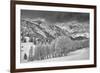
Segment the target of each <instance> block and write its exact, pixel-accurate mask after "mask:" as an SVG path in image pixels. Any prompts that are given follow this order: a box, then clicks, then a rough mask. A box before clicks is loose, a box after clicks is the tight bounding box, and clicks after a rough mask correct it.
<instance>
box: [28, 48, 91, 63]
mask: <svg viewBox="0 0 100 73" xmlns="http://www.w3.org/2000/svg"><path fill="white" fill-rule="evenodd" d="M88 59H89V48H83V49H80V50H76V51H73V52H70V53H69V54H68V55H67V56H63V57H56V58H50V59H45V60H37V61H31V62H34V63H35V62H39V63H42V62H54V61H74V60H88ZM27 63H29V62H27Z"/></svg>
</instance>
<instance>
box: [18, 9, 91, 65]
mask: <svg viewBox="0 0 100 73" xmlns="http://www.w3.org/2000/svg"><path fill="white" fill-rule="evenodd" d="M20 21H21V24H20V25H21V27H20V28H21V30H20V32H21V33H20V41H21V43H20V44H21V45H20V53H21V56H20V61H21V63H26V62H35V61H38V62H41V61H43V62H49V61H51V62H53V61H69V60H70V61H71V60H72V61H73V60H88V59H89V39H90V36H89V34H90V31H89V25H90V23H89V13H78V12H60V11H59V12H56V11H37V10H21V20H20Z"/></svg>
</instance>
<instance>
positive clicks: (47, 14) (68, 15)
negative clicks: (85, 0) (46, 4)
mask: <svg viewBox="0 0 100 73" xmlns="http://www.w3.org/2000/svg"><path fill="white" fill-rule="evenodd" d="M21 17H22V18H33V19H34V18H44V19H45V20H46V21H48V22H67V21H72V20H77V21H80V22H84V21H89V13H75V12H55V11H36V10H21Z"/></svg>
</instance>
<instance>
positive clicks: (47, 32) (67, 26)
mask: <svg viewBox="0 0 100 73" xmlns="http://www.w3.org/2000/svg"><path fill="white" fill-rule="evenodd" d="M21 36H22V38H21V42H23V39H24V37H29V38H30V39H31V41H32V40H33V39H32V38H38V39H40V41H42V40H43V41H44V39H46V40H47V41H48V42H51V41H52V40H53V39H56V38H58V37H59V36H69V37H71V38H75V37H79V36H82V37H86V38H89V23H87V22H84V23H80V22H78V21H71V22H66V23H65V22H64V23H55V24H50V23H48V22H46V21H45V19H42V18H41V19H29V18H27V19H25V18H23V19H21Z"/></svg>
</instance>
